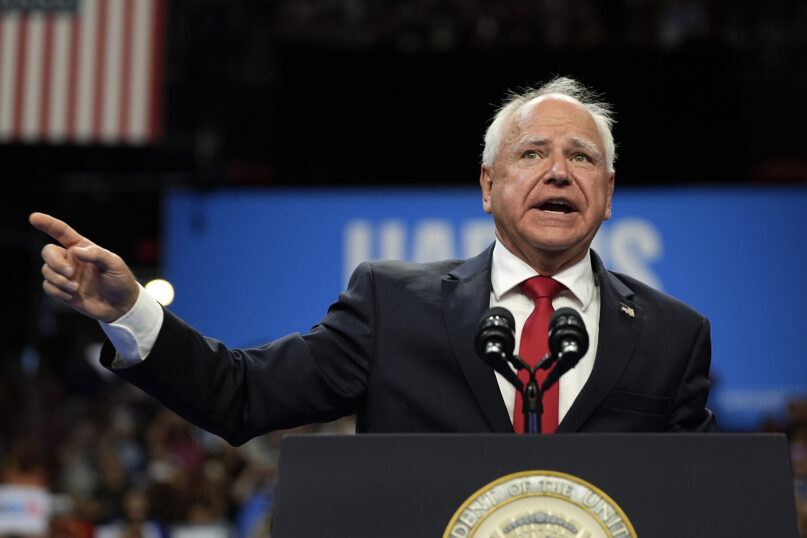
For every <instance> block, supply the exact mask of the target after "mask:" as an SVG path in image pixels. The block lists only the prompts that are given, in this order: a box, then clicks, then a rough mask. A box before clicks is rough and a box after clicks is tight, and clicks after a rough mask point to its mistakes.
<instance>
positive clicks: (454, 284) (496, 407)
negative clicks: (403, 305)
mask: <svg viewBox="0 0 807 538" xmlns="http://www.w3.org/2000/svg"><path fill="white" fill-rule="evenodd" d="M492 254H493V246H491V247H489V248H487V249H486V250H485V251H484V252H482V254H480V255H479V256H476V257H475V258H471V259H469V260H467V261H466V262H464V263H463V264H462V265H460V266H459V267H457V268H456V269H454V270H453V271H451V273H449V274H448V275H447V277H446V278H444V279H443V282H442V294H443V315H444V319H445V324H446V328H447V332H448V337H449V340H450V342H451V348H452V350H453V351H454V355H455V357H456V359H457V362H458V363H459V366H460V369H461V370H462V373H463V374H464V375H465V379H466V381H467V382H468V385H469V386H470V388H471V391H472V392H473V394H474V396H475V397H476V400H477V402H479V406H480V408H481V410H482V413H483V414H484V415H485V418H486V419H487V421H488V423H489V424H490V427H491V430H493V431H494V432H512V431H513V425H512V423H511V422H510V417H509V415H508V414H507V408H506V407H505V405H504V400H503V399H502V393H501V391H500V390H499V385H498V383H497V381H496V375H495V374H494V373H493V370H491V369H490V368H489V367H488V366H487V365H486V364H485V363H484V362H483V361H482V359H480V358H479V356H478V355H477V354H476V350H475V348H474V337H475V336H476V330H477V326H478V324H479V319H480V318H481V317H482V314H483V313H484V312H485V310H487V309H488V308H489V306H490V267H491V257H492Z"/></svg>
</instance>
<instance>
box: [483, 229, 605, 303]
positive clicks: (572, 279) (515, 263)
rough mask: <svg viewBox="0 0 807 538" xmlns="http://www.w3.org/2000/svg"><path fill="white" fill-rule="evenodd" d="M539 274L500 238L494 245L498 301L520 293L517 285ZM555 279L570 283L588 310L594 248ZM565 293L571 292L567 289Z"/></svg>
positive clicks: (494, 284) (493, 269) (492, 278)
mask: <svg viewBox="0 0 807 538" xmlns="http://www.w3.org/2000/svg"><path fill="white" fill-rule="evenodd" d="M536 275H538V273H537V272H536V271H535V269H533V268H532V267H530V266H529V265H528V264H527V262H525V261H524V260H522V259H521V258H519V257H518V256H516V255H515V254H513V253H512V252H510V251H509V250H507V247H505V246H504V245H503V244H502V243H501V242H499V240H498V239H496V244H495V246H494V247H493V263H492V266H491V270H490V282H491V286H492V288H493V294H494V296H495V297H496V300H497V301H501V300H502V297H503V296H504V295H506V294H508V293H511V292H515V293H520V290H518V289H517V286H518V285H519V284H521V283H522V282H524V281H525V280H527V279H528V278H532V277H534V276H536ZM552 278H554V279H555V280H557V281H558V282H560V283H561V284H563V285H564V286H566V288H567V289H568V290H569V292H571V294H572V295H573V296H574V298H575V299H577V301H578V302H579V303H580V308H581V310H583V311H584V312H585V311H586V309H588V307H589V305H590V304H591V297H592V294H593V292H594V270H593V269H592V268H591V250H588V251H586V255H585V256H584V257H583V259H582V260H580V261H579V262H577V263H576V264H574V265H572V266H571V267H567V268H566V269H564V270H563V271H561V272H560V273H558V274H556V275H554V276H553V277H552ZM561 293H568V292H566V291H563V292H561Z"/></svg>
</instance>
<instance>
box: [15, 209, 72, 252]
mask: <svg viewBox="0 0 807 538" xmlns="http://www.w3.org/2000/svg"><path fill="white" fill-rule="evenodd" d="M28 222H30V223H31V225H32V226H33V227H34V228H36V229H37V230H39V231H41V232H45V233H46V234H48V235H49V236H51V237H52V238H53V239H55V240H56V241H58V242H59V243H61V244H62V246H64V247H71V246H73V245H75V244H76V243H79V242H81V240H82V239H84V237H83V236H82V235H81V234H79V233H78V232H77V231H75V230H74V229H73V228H71V227H70V226H69V225H68V224H67V223H66V222H64V221H61V220H59V219H57V218H56V217H51V216H50V215H46V214H45V213H31V215H30V216H29V217H28Z"/></svg>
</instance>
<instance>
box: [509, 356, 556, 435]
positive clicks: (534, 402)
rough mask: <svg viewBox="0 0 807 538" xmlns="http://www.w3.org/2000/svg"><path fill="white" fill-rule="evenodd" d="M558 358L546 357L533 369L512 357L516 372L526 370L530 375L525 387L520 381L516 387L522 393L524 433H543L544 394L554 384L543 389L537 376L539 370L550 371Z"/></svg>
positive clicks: (518, 358)
mask: <svg viewBox="0 0 807 538" xmlns="http://www.w3.org/2000/svg"><path fill="white" fill-rule="evenodd" d="M556 359H557V358H556V357H553V356H552V354H551V353H547V354H546V355H544V356H543V358H541V360H540V361H538V364H536V365H535V367H534V368H533V367H531V366H530V365H529V364H527V362H526V361H525V360H524V359H522V358H521V357H519V356H518V355H515V354H514V355H513V356H512V361H511V362H512V364H513V366H515V367H516V370H526V371H527V373H528V375H529V380H528V381H527V384H526V385H524V384H523V383H522V382H521V380H520V379H519V380H518V381H519V383H518V385H515V383H514V385H515V387H516V390H518V391H519V392H521V402H522V404H521V411H522V412H523V413H524V433H541V415H543V413H544V402H543V399H544V392H546V390H547V389H548V388H549V387H550V386H552V385H553V384H554V383H550V384H549V385H546V384H545V385H544V386H543V387H541V386H540V385H539V384H538V380H537V379H536V378H535V374H536V373H538V370H548V369H549V368H550V367H552V365H553V364H554V363H555V362H556Z"/></svg>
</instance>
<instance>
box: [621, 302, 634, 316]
mask: <svg viewBox="0 0 807 538" xmlns="http://www.w3.org/2000/svg"><path fill="white" fill-rule="evenodd" d="M619 309H620V310H621V311H622V312H624V313H625V314H627V315H628V316H630V317H632V318H635V317H636V312H634V311H633V308H631V307H629V306H628V305H626V304H624V303H620V305H619Z"/></svg>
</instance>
